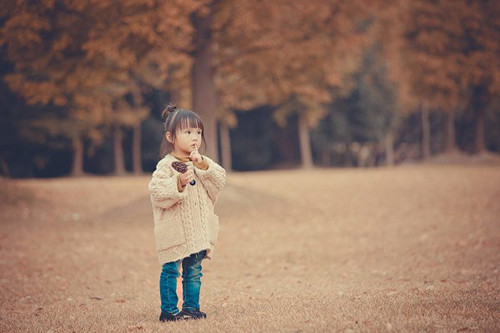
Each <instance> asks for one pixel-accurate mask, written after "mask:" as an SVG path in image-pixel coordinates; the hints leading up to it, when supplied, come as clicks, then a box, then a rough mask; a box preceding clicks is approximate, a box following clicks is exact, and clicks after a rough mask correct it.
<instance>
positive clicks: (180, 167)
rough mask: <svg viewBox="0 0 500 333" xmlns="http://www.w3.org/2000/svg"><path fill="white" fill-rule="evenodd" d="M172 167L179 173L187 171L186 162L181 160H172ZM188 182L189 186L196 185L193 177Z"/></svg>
mask: <svg viewBox="0 0 500 333" xmlns="http://www.w3.org/2000/svg"><path fill="white" fill-rule="evenodd" d="M172 168H174V169H175V170H176V171H177V172H180V173H185V172H186V171H188V166H187V164H186V163H183V162H181V161H174V162H172ZM189 184H190V185H191V186H194V185H196V180H194V179H193V180H192V181H191V182H190V183H189Z"/></svg>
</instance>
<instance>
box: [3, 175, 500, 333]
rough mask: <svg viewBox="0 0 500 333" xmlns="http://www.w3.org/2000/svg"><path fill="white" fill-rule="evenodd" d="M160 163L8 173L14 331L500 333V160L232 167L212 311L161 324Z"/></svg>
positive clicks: (209, 269) (209, 295)
mask: <svg viewBox="0 0 500 333" xmlns="http://www.w3.org/2000/svg"><path fill="white" fill-rule="evenodd" d="M148 181H149V177H148V176H144V177H124V178H118V177H116V178H113V177H111V178H105V177H103V178H99V177H89V178H81V179H69V178H64V179H53V180H17V181H7V180H0V212H1V214H0V219H1V224H0V331H1V332H44V333H47V332H385V331H394V332H469V331H475V332H498V331H500V293H499V289H500V284H499V282H500V279H499V269H500V167H499V166H492V165H461V166H460V165H455V166H453V165H419V166H404V167H398V168H392V169H390V168H379V169H328V170H326V169H325V170H323V169H315V170H312V171H303V170H290V171H270V172H257V173H233V174H229V175H228V183H227V186H226V188H225V190H224V192H223V194H222V195H221V197H220V199H219V203H218V206H217V208H216V211H217V213H218V214H219V216H220V221H221V229H220V235H219V244H218V246H217V250H216V252H215V256H214V259H213V260H211V261H204V277H203V278H202V282H203V286H202V295H201V305H202V310H203V311H206V312H207V314H208V318H207V319H206V320H200V321H186V322H177V323H160V322H158V315H159V295H158V278H159V274H160V265H159V263H158V262H157V257H156V251H155V245H154V241H153V222H152V213H151V206H150V201H149V196H148V191H147V183H148Z"/></svg>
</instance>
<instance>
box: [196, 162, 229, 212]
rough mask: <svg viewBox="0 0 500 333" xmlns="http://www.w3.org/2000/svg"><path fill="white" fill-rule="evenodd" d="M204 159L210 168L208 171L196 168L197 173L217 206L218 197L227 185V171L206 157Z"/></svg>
mask: <svg viewBox="0 0 500 333" xmlns="http://www.w3.org/2000/svg"><path fill="white" fill-rule="evenodd" d="M203 159H204V160H206V161H207V164H208V168H207V169H206V170H203V169H200V168H196V169H195V172H196V175H197V176H198V177H199V179H200V180H201V182H202V183H203V186H204V187H205V189H206V190H207V192H208V195H209V197H210V199H211V200H212V202H213V203H214V204H215V203H216V202H217V195H218V194H219V192H220V191H221V190H222V188H224V185H225V184H226V170H224V168H223V167H221V166H220V165H218V164H217V163H215V162H214V161H212V160H211V159H209V158H208V157H206V156H203Z"/></svg>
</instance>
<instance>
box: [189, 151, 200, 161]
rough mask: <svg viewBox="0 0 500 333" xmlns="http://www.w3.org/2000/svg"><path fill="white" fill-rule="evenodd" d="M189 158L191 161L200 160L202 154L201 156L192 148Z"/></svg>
mask: <svg viewBox="0 0 500 333" xmlns="http://www.w3.org/2000/svg"><path fill="white" fill-rule="evenodd" d="M189 158H190V159H191V161H193V162H201V161H203V156H201V154H200V153H198V150H197V149H196V150H193V151H192V152H191V154H189Z"/></svg>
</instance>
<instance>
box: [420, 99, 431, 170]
mask: <svg viewBox="0 0 500 333" xmlns="http://www.w3.org/2000/svg"><path fill="white" fill-rule="evenodd" d="M429 157H431V126H430V120H429V105H428V104H427V102H426V101H424V102H423V103H422V159H423V160H427V159H429Z"/></svg>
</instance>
